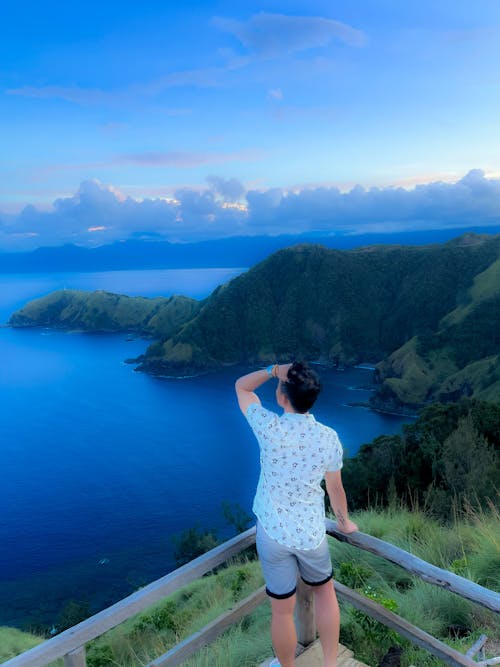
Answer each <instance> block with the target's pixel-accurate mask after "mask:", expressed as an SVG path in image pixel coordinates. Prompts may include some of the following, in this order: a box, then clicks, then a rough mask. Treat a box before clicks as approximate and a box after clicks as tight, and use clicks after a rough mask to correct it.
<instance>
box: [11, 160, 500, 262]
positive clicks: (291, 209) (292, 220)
mask: <svg viewBox="0 0 500 667" xmlns="http://www.w3.org/2000/svg"><path fill="white" fill-rule="evenodd" d="M207 182H208V184H209V187H208V188H205V189H201V190H200V189H194V188H190V187H185V188H181V189H179V190H177V191H176V192H175V195H174V197H170V198H168V199H167V198H165V197H164V198H160V197H158V198H155V199H144V200H142V201H137V200H135V199H132V198H131V197H127V196H125V195H123V194H122V193H121V192H120V191H119V190H117V189H116V188H113V187H112V186H104V185H102V184H101V183H99V182H97V181H85V182H84V183H82V184H81V186H80V188H79V190H78V192H77V193H76V194H75V195H73V196H71V197H65V198H58V199H56V200H55V201H54V203H53V207H52V209H51V210H50V211H41V210H38V209H36V208H35V207H34V206H27V207H26V208H25V209H24V210H23V211H22V212H21V213H19V214H18V215H12V214H10V215H6V214H3V215H2V214H0V248H1V249H4V250H8V249H30V248H33V247H37V246H44V245H45V246H47V245H61V244H63V243H77V244H82V245H95V244H97V243H99V244H103V243H108V242H112V241H115V240H119V239H126V238H131V237H136V236H154V237H157V238H163V239H170V240H180V241H195V240H201V239H207V238H219V237H224V236H231V235H255V234H284V233H302V232H313V231H319V232H324V233H329V232H337V233H344V234H359V233H364V232H377V233H383V232H393V231H411V230H417V229H428V230H430V229H445V228H474V227H491V226H500V180H499V179H494V178H486V176H485V175H484V173H483V172H482V171H480V170H472V171H470V172H469V173H468V174H466V175H465V176H464V177H463V178H461V179H460V180H458V181H457V182H455V183H443V182H433V183H428V184H426V185H417V186H416V187H414V188H413V189H404V188H401V187H397V188H391V187H388V188H370V189H365V188H362V187H361V186H356V187H354V188H352V189H351V190H349V191H348V192H341V191H340V190H339V189H338V188H336V187H317V188H302V189H300V190H296V191H293V192H288V191H286V190H284V189H280V188H272V189H268V190H255V189H254V190H248V191H246V192H245V188H244V186H243V184H242V183H241V182H240V181H239V180H238V179H235V178H222V177H220V176H214V175H211V176H209V177H207ZM165 192H167V189H166V188H165Z"/></svg>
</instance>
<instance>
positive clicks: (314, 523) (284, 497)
mask: <svg viewBox="0 0 500 667" xmlns="http://www.w3.org/2000/svg"><path fill="white" fill-rule="evenodd" d="M245 416H246V418H247V420H248V423H249V424H250V426H251V428H252V430H253V432H254V434H255V436H256V438H257V440H258V443H259V447H260V477H259V483H258V485H257V492H256V494H255V499H254V503H253V512H254V514H255V515H256V516H257V518H258V520H259V522H260V523H261V525H262V527H263V528H264V530H265V531H266V533H267V534H268V535H269V536H270V537H272V538H273V539H274V540H276V541H277V542H279V543H280V544H284V545H285V546H287V547H290V548H292V549H315V548H316V547H318V546H319V545H320V544H321V541H322V540H323V538H324V536H325V505H324V492H323V489H322V488H321V486H320V485H321V481H322V480H323V478H324V476H325V473H326V472H335V471H336V470H340V468H341V467H342V445H341V444H340V440H339V438H338V436H337V433H336V432H335V431H334V430H333V429H332V428H330V427H329V426H324V425H323V424H320V423H319V422H317V421H316V420H315V418H314V417H313V415H311V414H309V413H306V414H298V413H295V412H285V413H284V414H283V415H282V416H281V417H280V416H278V415H277V414H275V413H274V412H271V411H270V410H266V408H264V407H262V405H260V404H259V403H251V404H250V405H249V407H248V409H247V412H246V415H245Z"/></svg>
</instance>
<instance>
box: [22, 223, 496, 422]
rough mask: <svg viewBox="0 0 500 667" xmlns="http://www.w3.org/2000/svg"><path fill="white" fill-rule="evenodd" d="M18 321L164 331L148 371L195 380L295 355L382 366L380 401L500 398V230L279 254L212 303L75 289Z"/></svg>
mask: <svg viewBox="0 0 500 667" xmlns="http://www.w3.org/2000/svg"><path fill="white" fill-rule="evenodd" d="M10 324H11V325H13V326H31V325H37V324H38V325H46V326H63V327H70V328H81V329H84V330H88V331H116V330H123V329H124V330H131V331H137V332H139V333H141V334H143V335H149V336H152V337H155V338H157V339H158V340H157V341H155V342H154V343H152V344H151V345H150V347H149V348H148V350H147V352H146V354H145V355H144V356H143V358H141V363H140V365H139V367H138V370H142V371H145V372H148V373H152V374H157V375H169V376H179V377H182V376H185V375H193V374H199V373H203V372H207V371H210V370H216V369H217V368H221V367H223V366H228V365H236V364H245V365H250V364H251V365H264V364H267V363H270V362H273V361H277V360H279V361H286V360H289V359H291V358H293V357H303V358H306V359H309V360H318V361H322V362H325V363H328V364H332V365H335V366H345V365H350V364H356V363H360V362H370V363H374V364H378V366H377V371H376V375H375V377H376V380H377V382H378V391H377V393H376V395H375V396H374V399H373V403H374V405H375V406H376V407H379V408H382V409H391V410H401V409H407V407H408V406H410V408H412V409H413V408H416V407H419V406H421V405H424V404H426V403H428V402H432V401H433V400H444V401H446V400H456V399H457V398H460V396H463V395H465V396H474V397H477V398H482V399H485V400H491V401H499V400H500V368H499V354H500V236H499V235H497V236H488V235H474V234H466V235H464V236H462V237H459V238H458V239H454V240H453V241H450V242H448V243H444V244H435V245H429V246H420V247H411V246H410V247H406V246H369V247H364V248H358V249H355V250H348V251H340V250H331V249H328V248H325V247H323V246H319V245H298V246H294V247H291V248H287V249H285V250H281V251H279V252H277V253H275V254H273V255H271V256H270V257H268V258H267V259H266V260H265V261H263V262H261V263H259V264H257V265H256V266H254V267H253V268H251V269H250V270H249V271H247V272H246V273H245V274H243V275H240V276H238V277H237V278H234V279H233V280H231V281H230V282H228V283H226V284H225V285H222V286H220V287H218V288H217V289H216V290H215V291H214V292H213V293H212V294H211V295H210V297H208V298H207V299H205V301H202V302H198V301H194V300H193V299H187V298H186V297H171V298H170V299H160V298H158V299H145V298H140V297H134V298H131V297H125V296H118V295H114V294H108V293H106V292H94V293H92V294H86V293H84V292H74V291H70V290H65V291H62V292H56V293H54V294H52V295H49V296H47V297H44V298H43V299H38V300H36V301H33V302H31V303H29V304H28V305H27V306H25V308H23V309H22V310H21V311H19V312H18V313H15V314H14V315H13V316H12V318H11V321H10Z"/></svg>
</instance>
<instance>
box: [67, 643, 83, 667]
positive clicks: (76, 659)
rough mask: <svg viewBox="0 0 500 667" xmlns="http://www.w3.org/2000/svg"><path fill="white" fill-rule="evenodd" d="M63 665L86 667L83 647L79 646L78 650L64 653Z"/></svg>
mask: <svg viewBox="0 0 500 667" xmlns="http://www.w3.org/2000/svg"><path fill="white" fill-rule="evenodd" d="M63 665H64V667H87V658H86V655H85V646H80V647H79V648H75V650H74V651H71V652H70V653H66V655H65V656H64V661H63Z"/></svg>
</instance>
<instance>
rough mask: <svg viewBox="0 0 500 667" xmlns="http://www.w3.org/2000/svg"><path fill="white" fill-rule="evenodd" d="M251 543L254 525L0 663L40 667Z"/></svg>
mask: <svg viewBox="0 0 500 667" xmlns="http://www.w3.org/2000/svg"><path fill="white" fill-rule="evenodd" d="M252 544H255V526H254V527H253V528H249V529H248V530H247V531H245V532H244V533H240V535H237V536H236V537H233V538H232V539H231V540H228V541H227V542H224V544H220V545H219V546H218V547H215V549H212V550H211V551H208V552H207V553H206V554H203V555H202V556H199V557H198V558H196V559H195V560H192V561H191V562H190V563H187V564H186V565H183V566H182V567H180V568H178V569H177V570H174V571H173V572H170V574H167V575H166V576H164V577H162V578H161V579H157V580H156V581H153V582H152V583H151V584H149V585H148V586H145V587H144V588H141V589H140V590H139V591H136V592H135V593H132V595H129V596H128V597H126V598H124V599H123V600H120V601H119V602H117V603H116V604H114V605H113V606H111V607H108V608H107V609H104V610H103V611H100V612H99V613H98V614H95V615H94V616H91V617H90V618H88V619H87V620H85V621H82V622H81V623H78V625H75V626H73V627H72V628H69V629H68V630H65V631H64V632H61V634H60V635H56V636H55V637H53V638H52V639H48V640H47V641H46V642H43V644H39V645H38V646H35V647H34V648H32V649H30V650H29V651H26V652H25V653H21V655H18V656H16V657H15V658H11V659H10V660H7V662H5V663H3V664H2V667H44V666H45V665H47V664H48V663H50V662H52V660H56V659H57V658H62V657H63V656H64V655H66V654H68V653H70V652H71V651H73V650H75V649H77V648H79V647H80V646H84V645H85V644H86V643H87V642H89V641H91V640H92V639H95V638H96V637H99V636H100V635H102V634H104V633H105V632H107V631H108V630H111V628H114V627H115V626H117V625H119V624H120V623H123V621H126V620H127V619H128V618H130V617H131V616H134V615H135V614H138V613H139V612H141V611H144V609H147V608H148V607H150V606H151V605H153V604H155V603H156V602H159V601H160V600H162V599H163V598H165V597H166V596H168V595H171V594H172V593H174V592H175V591H176V590H178V589H179V588H182V587H183V586H185V585H186V584H189V583H190V582H192V581H194V580H195V579H198V578H199V577H201V576H202V575H203V574H205V573H206V572H210V570H213V569H214V567H217V565H220V564H221V563H224V561H226V560H228V559H229V558H231V557H232V556H235V555H236V554H238V553H240V551H242V550H243V549H246V548H247V547H249V546H251V545H252Z"/></svg>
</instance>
